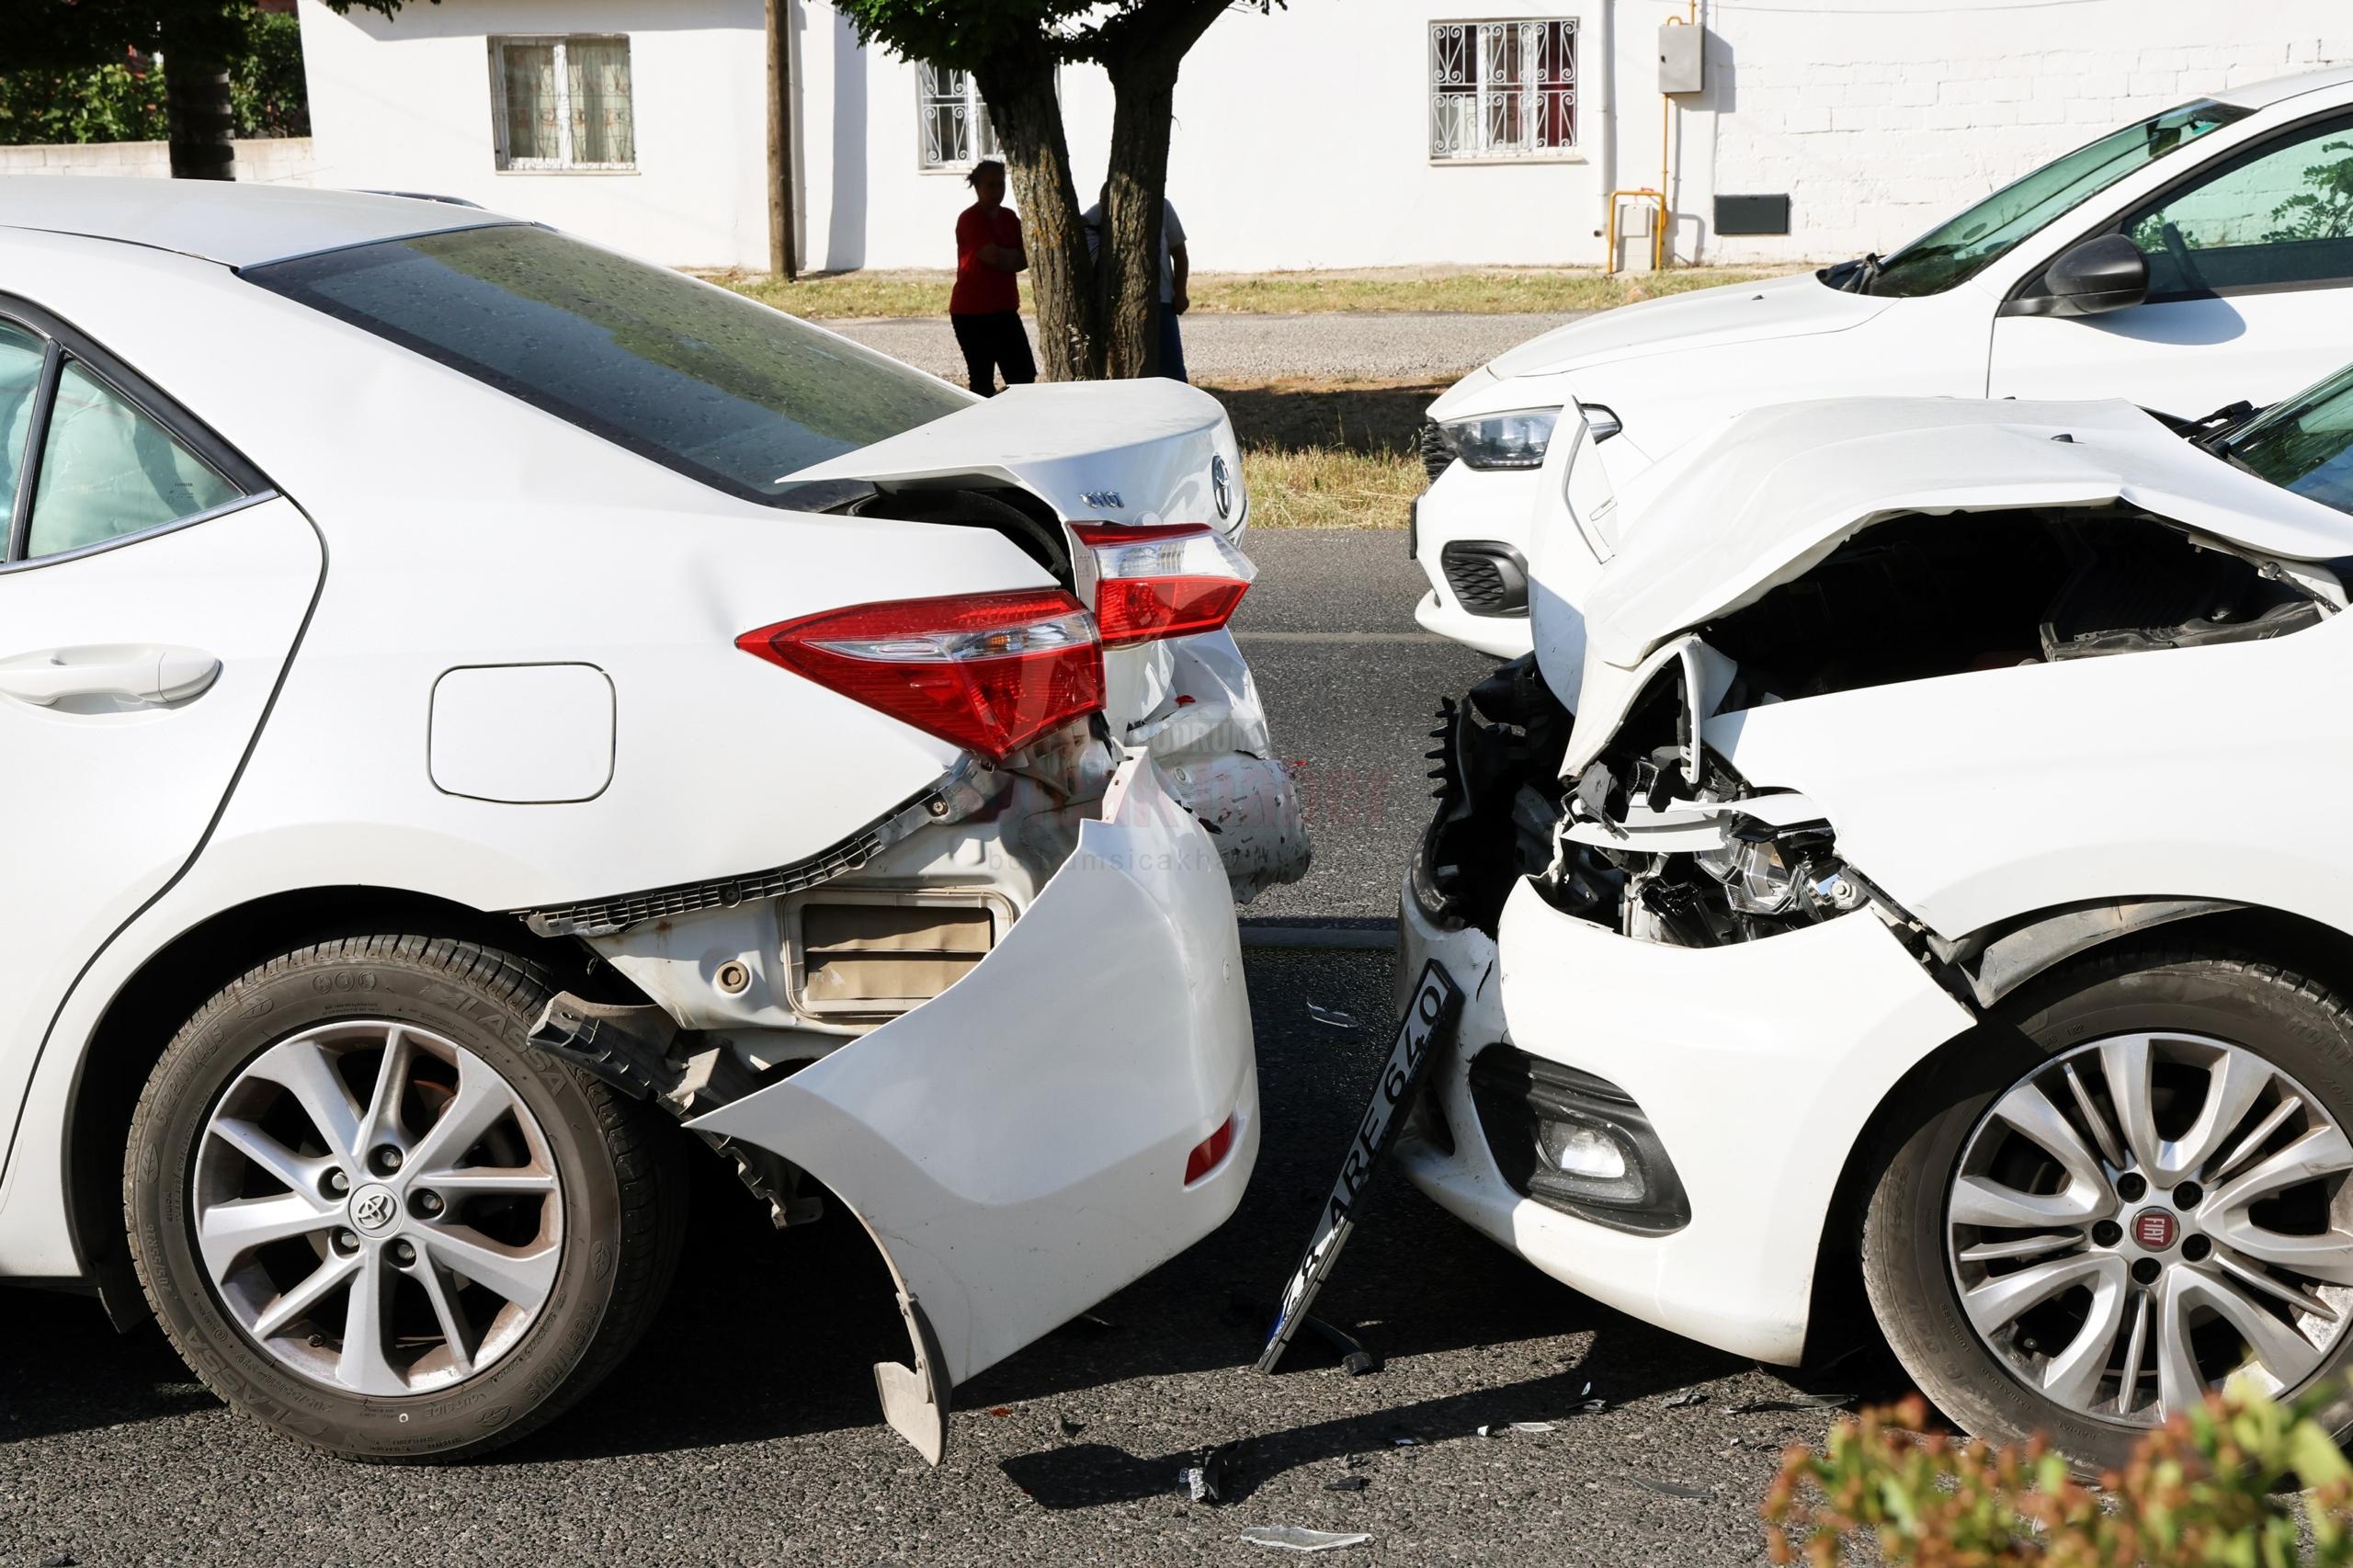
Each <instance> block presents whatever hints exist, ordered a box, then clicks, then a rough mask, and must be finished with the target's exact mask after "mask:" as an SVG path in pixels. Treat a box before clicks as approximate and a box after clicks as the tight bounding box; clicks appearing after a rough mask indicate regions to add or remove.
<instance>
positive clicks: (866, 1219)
mask: <svg viewBox="0 0 2353 1568" xmlns="http://www.w3.org/2000/svg"><path fill="white" fill-rule="evenodd" d="M1237 460H1238V454H1237V452H1236V450H1235V449H1234V445H1233V436H1232V432H1231V430H1230V428H1229V426H1227V424H1226V421H1225V418H1224V415H1223V413H1222V410H1221V409H1220V408H1219V406H1218V404H1217V403H1215V402H1214V401H1213V400H1211V399H1210V398H1208V397H1206V396H1204V395H1202V394H1199V393H1197V392H1191V391H1190V390H1188V389H1185V388H1181V387H1177V386H1176V385H1174V384H1173V383H1170V382H1165V381H1143V382H1133V383H1125V384H1121V385H1118V386H1108V387H1106V386H1086V387H1076V386H1066V387H1038V388H1025V389H1021V390H1020V391H1019V392H1015V393H1009V394H1007V395H1006V396H1005V397H1003V398H1000V399H997V400H995V401H994V402H988V403H982V402H979V401H978V400H975V399H974V398H972V397H971V396H970V395H969V394H967V393H965V392H961V391H959V390H957V389H955V388H953V387H950V386H949V385H947V384H946V383H944V382H942V381H938V380H936V379H934V378H932V377H930V376H926V375H924V374H922V373H920V372H917V371H915V370H913V369H909V368H907V367H905V366H904V365H901V364H898V363H896V362H895V361H892V360H890V359H888V358H883V357H881V356H880V355H877V354H874V353H871V352H870V351H868V350H866V349H863V348H860V347H858V346H856V345H854V344H851V343H849V342H847V341H845V340H844V339H842V338H840V337H837V336H835V335H832V334H830V333H826V332H823V331H820V330H818V329H816V328H813V327H811V326H807V325H804V324H801V323H799V322H796V321H794V320H792V319H790V317H787V316H783V315H780V314H779V313H777V312H773V311H770V310H767V308H765V307H762V306H759V305H756V304H753V303H751V302H750V301H745V300H743V299H741V298H739V297H737V296H734V295H733V294H730V293H728V292H726V291H725V290H720V289H717V288H714V287H711V286H710V285H707V284H703V283H699V282H696V281H693V280H691V279H688V278H685V277H682V276H680V275H679V274H677V273H675V272H672V271H669V270H667V269H665V268H662V267H652V266H648V265H645V264H643V263H640V262H636V261H632V260H630V259H628V258H626V257H623V256H618V255H615V254H613V253H611V252H609V251H606V250H602V249H599V248H597V247H595V246H592V245H589V244H584V243H582V242H580V241H577V240H574V239H570V238H567V237H565V236H563V235H561V234H558V233H552V232H551V231H549V230H546V229H543V228H540V227H536V226H532V225H528V224H522V223H517V222H510V221H507V220H505V219H501V218H498V217H496V216H494V215H493V214H490V213H487V212H483V211H479V210H472V209H468V208H465V207H461V206H453V205H448V204H443V203H437V202H431V201H425V200H408V199H395V198H389V197H376V196H363V195H350V194H340V193H330V192H301V191H293V190H286V189H278V188H271V187H251V186H214V185H187V184H177V185H176V184H169V183H162V182H156V183H149V182H139V181H130V180H90V181H83V180H15V181H6V182H0V503H5V504H6V506H8V508H9V517H10V519H11V526H10V531H9V534H8V540H7V550H6V562H5V564H0V736H5V740H6V744H5V747H0V750H5V754H6V757H7V759H8V761H7V767H6V768H5V769H0V779H5V781H4V782H0V801H5V802H6V806H7V808H8V814H9V815H10V817H11V818H12V820H13V821H14V823H15V824H16V829H15V831H12V832H10V833H8V834H6V835H5V837H4V838H0V867H5V869H6V877H5V881H6V886H7V887H8V889H9V890H10V895H11V896H10V898H9V900H8V902H7V904H6V910H5V913H0V949H5V950H6V953H7V954H8V973H9V975H10V977H11V982H10V984H9V986H8V987H7V995H6V1002H5V1005H0V1111H5V1115H4V1116H0V1154H4V1155H5V1159H6V1166H5V1175H0V1278H6V1279H14V1280H17V1281H22V1282H27V1283H40V1284H47V1285H55V1286H67V1287H75V1288H82V1289H87V1290H94V1291H95V1292H96V1294H97V1296H98V1297H99V1298H100V1300H101V1301H103V1302H104V1305H105V1307H106V1309H107V1310H108V1312H111V1313H112V1314H113V1315H114V1316H115V1317H116V1318H117V1319H118V1320H119V1321H121V1322H123V1323H126V1324H127V1323H131V1322H133V1321H137V1320H139V1319H141V1318H143V1317H144V1316H145V1315H147V1314H148V1313H150V1312H152V1313H153V1316H154V1317H155V1318H157V1319H158V1320H160V1322H161V1324H162V1325H163V1327H164V1329H165V1332H166V1333H167V1334H168V1335H170V1336H171V1339H172V1341H173V1343H174V1344H175V1345H176V1346H177V1347H178V1348H179V1350H180V1351H181V1353H182V1354H183V1355H184V1356H185V1357H186V1358H187V1359H188V1364H189V1365H190V1366H191V1367H192V1368H193V1369H195V1370H196V1371H197V1372H198V1374H199V1375H200V1376H201V1377H202V1378H203V1379H204V1381H206V1382H207V1383H208V1384H210V1386H211V1387H212V1388H213V1389H214V1390H215V1391H216V1392H219V1393H220V1394H221V1396H222V1398H223V1399H225V1400H227V1401H229V1402H230V1403H232V1404H233V1405H234V1406H236V1407H237V1408H238V1409H240V1410H242V1411H244V1412H245V1413H247V1414H249V1415H253V1416H254V1417H256V1418H257V1419H259V1420H261V1421H264V1422H267V1424H269V1425H270V1426H274V1427H276V1428H278V1430H279V1431H281V1432H284V1433H287V1434H289V1435H291V1436H293V1437H298V1438H300V1439H301V1440H303V1441H305V1442H308V1443H311V1444H313V1445H315V1446H316V1447H318V1448H320V1449H325V1450H328V1451H331V1452H335V1453H338V1454H344V1455H348V1456H352V1457H355V1458H364V1459H406V1458H422V1457H427V1456H434V1455H455V1454H460V1453H465V1452H471V1451H473V1450H477V1449H483V1448H485V1447H488V1446H490V1445H494V1444H496V1443H499V1442H503V1441H506V1440H508V1439H511V1438H513V1437H516V1436H517V1435H519V1434H521V1433H523V1432H525V1431H528V1430H529V1429H530V1428H532V1427H534V1426H538V1425H539V1424H540V1423H543V1422H545V1421H547V1420H549V1419H550V1418H551V1417H552V1416H553V1415H556V1414H557V1413H558V1412H560V1411H561V1410H563V1408H564V1407H565V1406H567V1405H569V1404H570V1403H573V1402H574V1400H576V1399H577V1398H578V1397H579V1396H580V1395H581V1393H582V1392H585V1390H586V1389H587V1388H588V1387H589V1386H590V1385H591V1384H593V1383H594V1382H595V1381H597V1378H599V1377H600V1376H601V1375H602V1374H604V1373H605V1372H606V1371H608V1369H610V1368H611V1367H612V1366H613V1365H614V1364H615V1362H616V1360H617V1359H618V1358H620V1357H621V1356H622V1355H624V1354H625V1353H626V1352H627V1351H628V1350H629V1348H630V1346H631V1343H632V1342H633V1341H634V1340H635V1339H636V1338H637V1337H638V1335H640V1334H641V1332H642V1330H643V1329H644V1328H645V1326H646V1324H647V1322H648V1319H649V1318H650V1316H651V1315H652V1313H653V1312H654V1310H655V1308H656V1306H657V1305H658V1303H659V1302H660V1301H661V1298H662V1294H663V1291H664V1289H665V1285H666V1283H667V1281H668V1278H669V1276H670V1272H671V1268H672V1266H673V1264H674V1263H675V1261H676V1256H677V1249H678V1246H679V1244H680V1220H681V1212H680V1204H681V1201H682V1189H681V1186H680V1179H679V1178H680V1176H681V1174H682V1173H681V1169H680V1164H679V1163H680V1161H681V1160H683V1159H686V1158H707V1157H710V1156H709V1154H707V1153H703V1152H701V1150H700V1148H699V1146H701V1145H708V1146H709V1147H710V1148H712V1149H716V1150H717V1151H718V1152H719V1153H721V1154H722V1155H723V1156H725V1157H727V1158H728V1159H730V1160H731V1161H732V1162H733V1165H735V1166H736V1167H737V1168H738V1170H739V1171H740V1174H741V1176H742V1177H743V1180H744V1182H745V1184H746V1185H747V1186H748V1187H750V1188H751V1189H752V1192H753V1193H754V1194H756V1198H757V1199H758V1200H759V1201H762V1202H764V1203H765V1204H767V1206H768V1207H769V1208H770V1209H771V1210H773V1212H774V1215H775V1217H776V1219H777V1221H778V1222H779V1224H786V1223H798V1222H800V1221H804V1220H811V1219H814V1218H816V1217H818V1215H820V1214H821V1213H824V1212H826V1211H828V1210H830V1211H832V1212H834V1213H835V1214H836V1215H838V1216H839V1217H840V1218H839V1220H837V1221H836V1222H841V1221H847V1222H850V1223H855V1224H859V1225H862V1226H863V1227H865V1229H866V1230H867V1231H868V1232H870V1233H871V1234H872V1236H873V1239H874V1240H875V1242H876V1244H878V1246H879V1247H880V1248H881V1252H882V1254H883V1256H884V1258H885V1259H886V1261H887V1262H888V1264H889V1266H890V1267H891V1270H892V1274H893V1275H894V1277H895V1278H896V1281H897V1284H898V1289H899V1302H900V1307H901V1310H902V1312H904V1316H905V1319H906V1323H907V1325H908V1328H909V1332H910V1336H911V1339H912V1342H913V1354H912V1356H911V1358H910V1362H909V1364H908V1365H905V1366H899V1365H895V1364H893V1365H885V1366H882V1367H880V1368H878V1369H877V1371H878V1377H879V1381H880V1383H881V1394H882V1398H883V1403H884V1407H885V1411H886V1414H887V1415H888V1416H889V1418H890V1420H891V1421H892V1424H893V1425H894V1426H896V1427H897V1428H898V1429H899V1430H900V1431H901V1432H902V1433H903V1434H904V1435H905V1436H906V1437H908V1438H909V1439H910V1440H911V1441H913V1442H914V1443H915V1445H916V1446H917V1447H918V1448H919V1449H921V1450H922V1451H923V1452H924V1453H925V1454H926V1456H927V1457H929V1458H931V1459H933V1460H937V1459H938V1456H939V1453H940V1451H941V1449H942V1446H943V1444H944V1442H945V1438H946V1433H947V1417H948V1411H949V1399H950V1395H951V1391H952V1389H953V1387H954V1385H955V1384H956V1383H957V1382H959V1381H961V1380H963V1379H965V1378H968V1377H970V1376H971V1375H972V1373H974V1372H976V1371H978V1370H979V1369H982V1368H984V1367H987V1366H989V1365H990V1364H991V1363H993V1362H995V1361H997V1360H999V1359H1001V1358H1004V1357H1006V1356H1007V1355H1009V1354H1011V1353H1012V1352H1013V1351H1015V1350H1017V1349H1018V1348H1020V1347H1021V1346H1024V1345H1026V1344H1028V1343H1029V1341H1031V1340H1033V1339H1035V1338H1036V1337H1037V1336H1039V1335H1041V1334H1043V1333H1045V1332H1046V1331H1048V1330H1049V1329H1051V1328H1052V1327H1054V1326H1055V1325H1056V1324H1059V1323H1061V1322H1063V1321H1064V1320H1066V1319H1068V1318H1069V1317H1071V1316H1073V1315H1074V1314H1075V1313H1076V1312H1080V1311H1082V1310H1084V1309H1085V1308H1086V1307H1087V1306H1088V1305H1090V1304H1091V1303H1093V1302H1095V1301H1097V1300H1099V1299H1100V1298H1102V1297H1103V1296H1105V1295H1106V1294H1108V1292H1110V1291H1112V1290H1117V1289H1118V1288H1120V1286H1121V1285H1123V1284H1125V1283H1127V1282H1128V1281H1130V1280H1131V1279H1133V1278H1136V1277H1138V1276H1139V1275H1141V1274H1142V1273H1143V1272H1144V1271H1145V1270H1147V1269H1150V1268H1152V1267H1154V1266H1155V1265H1157V1264H1158V1263H1160V1262H1162V1261H1163V1260H1165V1259H1166V1258H1168V1257H1170V1256H1173V1255H1175V1254H1176V1253H1177V1252H1179V1251H1181V1250H1182V1249H1184V1248H1185V1247H1186V1246H1188V1245H1189V1244H1191V1243H1192V1242H1194V1241H1195V1240H1197V1239H1199V1237H1200V1236H1202V1235H1203V1234H1205V1233H1208V1232H1209V1231H1211V1229H1213V1228H1214V1227H1215V1226H1217V1225H1218V1224H1219V1223H1220V1222H1221V1221H1223V1220H1224V1219H1225V1218H1226V1216H1227V1215H1228V1214H1230V1213H1231V1212H1232V1211H1233V1207H1234V1205H1235V1203H1236V1202H1237V1201H1238V1200H1239V1199H1240V1196H1241V1193H1242V1190H1243V1187H1244V1184H1245V1182H1246V1180H1247V1179H1248V1176H1249V1174H1250V1169H1251V1166H1252V1164H1253V1162H1254V1159H1255V1157H1256V1148H1257V1142H1258V1136H1259V1127H1258V1118H1257V1090H1256V1073H1255V1067H1254V1064H1253V1056H1252V1051H1251V1037H1250V1017H1249V1010H1248V1006H1247V1003H1246V1000H1245V994H1244V990H1243V976H1242V960H1241V957H1240V954H1239V952H1238V951H1237V948H1236V937H1235V926H1234V918H1233V893H1234V892H1243V893H1245V894H1246V893H1248V892H1251V891H1254V890H1255V888H1256V887H1258V886H1261V885H1265V884H1266V883H1267V882H1270V881H1282V880H1285V879H1287V878H1290V877H1295V876H1297V875H1298V874H1299V873H1300V872H1301V870H1302V869H1303V868H1304V863H1305V855H1306V849H1305V841H1304V839H1303V837H1302V831H1301V824H1300V818H1299V809H1298V804H1297V800H1296V797H1295V796H1294V795H1293V794H1292V792H1291V791H1290V786H1289V784H1288V782H1287V780H1286V777H1285V775H1284V773H1283V770H1282V769H1281V767H1279V765H1278V764H1276V763H1275V762H1273V761H1272V760H1270V758H1269V753H1268V748H1267V737H1266V726H1265V722H1264V720H1263V718H1262V717H1261V714H1260V711H1259V708H1258V704H1257V699H1256V693H1255V691H1254V689H1253V687H1252V686H1251V681H1250V676H1249V672H1248V671H1247V669H1246V668H1245V666H1244V665H1243V663H1242V661H1241V658H1240V657H1239V655H1238V653H1236V650H1235V648H1234V644H1233V639H1232V637H1231V636H1230V634H1228V633H1226V632H1224V631H1222V626H1223V623H1224V621H1225V619H1226V617H1227V616H1228V615H1230V614H1231V612H1232V610H1233V608H1234V605H1235V603H1236V602H1237V601H1238V600H1239V599H1240V597H1242V594H1243V592H1244V589H1245V586H1246V585H1247V582H1248V579H1249V576H1250V569H1249V565H1248V562H1247V561H1246V560H1245V558H1244V557H1243V556H1242V555H1241V554H1240V553H1239V552H1238V551H1237V550H1236V548H1235V544H1234V540H1236V539H1237V538H1238V537H1239V535H1240V534H1241V531H1242V528H1243V525H1244V514H1245V509H1246V502H1245V497H1244V495H1243V494H1242V491H1241V488H1240V486H1239V483H1238V480H1237V477H1236V472H1235V469H1236V463H1237ZM1221 851H1222V852H1223V857H1221ZM1229 868H1230V869H1231V872H1232V874H1231V877H1229ZM681 1124H683V1126H682V1125H681ZM812 1289H822V1286H821V1285H818V1284H813V1286H812ZM4 1377H5V1374H0V1378H4Z"/></svg>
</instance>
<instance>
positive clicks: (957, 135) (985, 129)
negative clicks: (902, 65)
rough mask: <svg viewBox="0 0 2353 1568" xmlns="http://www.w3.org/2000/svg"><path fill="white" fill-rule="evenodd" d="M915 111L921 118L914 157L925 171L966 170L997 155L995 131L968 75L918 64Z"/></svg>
mask: <svg viewBox="0 0 2353 1568" xmlns="http://www.w3.org/2000/svg"><path fill="white" fill-rule="evenodd" d="M915 91H916V93H917V95H918V97H917V108H919V109H920V111H921V113H922V116H923V123H922V127H921V133H920V137H919V140H918V142H917V144H916V154H917V156H918V157H919V158H920V159H921V161H922V164H923V166H924V167H925V168H926V169H969V168H971V167H972V165H974V164H976V163H978V162H980V160H982V159H983V158H994V157H996V156H997V155H998V151H997V144H996V128H995V126H993V125H991V124H990V123H989V109H988V105H986V104H984V103H983V102H981V90H980V88H979V87H977V86H975V85H973V83H972V77H971V75H969V74H966V73H965V72H962V71H959V70H957V69H955V68H954V67H953V66H948V65H933V64H930V63H928V62H918V63H917V64H916V66H915Z"/></svg>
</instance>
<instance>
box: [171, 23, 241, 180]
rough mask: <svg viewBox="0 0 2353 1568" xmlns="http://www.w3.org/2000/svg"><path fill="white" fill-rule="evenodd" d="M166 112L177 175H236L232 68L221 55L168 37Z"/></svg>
mask: <svg viewBox="0 0 2353 1568" xmlns="http://www.w3.org/2000/svg"><path fill="white" fill-rule="evenodd" d="M164 112H165V120H166V121H167V122H168V124H169V126H170V129H171V138H172V177H173V178H174V179H235V178H236V177H237V146H236V142H235V140H234V132H235V128H236V119H235V117H234V116H233V114H232V113H231V112H230V108H229V68H228V67H227V66H226V65H224V64H222V62H221V59H220V57H219V56H218V55H215V54H212V53H211V52H210V51H206V50H204V49H202V48H201V47H199V46H196V45H194V44H183V43H176V42H175V41H174V40H172V39H171V38H170V37H169V36H168V35H166V36H165V40H164Z"/></svg>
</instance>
